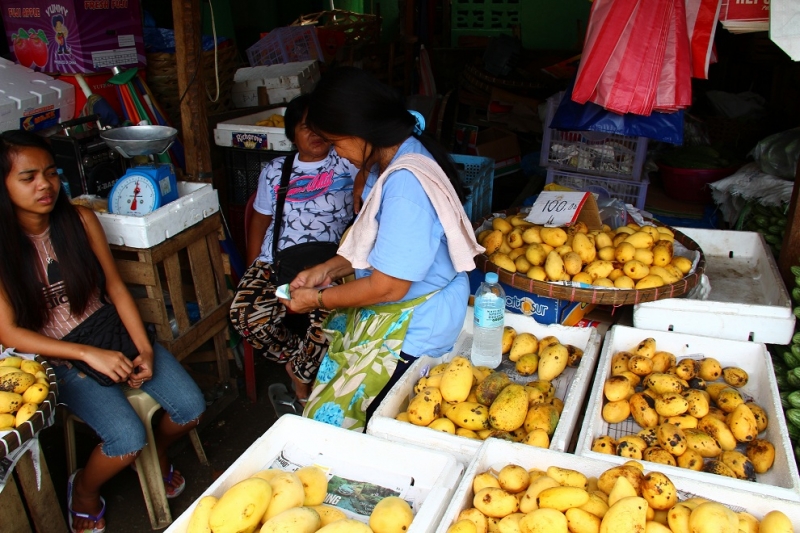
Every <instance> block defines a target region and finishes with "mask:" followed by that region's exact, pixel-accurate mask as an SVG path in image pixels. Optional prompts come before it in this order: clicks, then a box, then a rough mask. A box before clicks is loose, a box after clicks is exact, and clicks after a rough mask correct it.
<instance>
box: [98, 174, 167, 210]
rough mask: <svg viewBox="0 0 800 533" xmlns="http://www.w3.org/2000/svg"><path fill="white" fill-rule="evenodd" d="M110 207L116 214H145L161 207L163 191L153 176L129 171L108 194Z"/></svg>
mask: <svg viewBox="0 0 800 533" xmlns="http://www.w3.org/2000/svg"><path fill="white" fill-rule="evenodd" d="M108 207H109V211H110V212H111V213H114V214H115V215H129V216H144V215H147V214H148V213H152V212H153V211H155V210H156V209H158V208H159V207H161V191H160V190H159V187H158V184H157V183H156V181H155V180H154V179H153V177H152V176H149V175H147V174H140V173H138V172H130V171H129V172H128V174H126V175H124V176H122V177H121V178H120V179H119V180H118V181H117V183H116V185H114V188H113V189H112V190H111V194H109V195H108Z"/></svg>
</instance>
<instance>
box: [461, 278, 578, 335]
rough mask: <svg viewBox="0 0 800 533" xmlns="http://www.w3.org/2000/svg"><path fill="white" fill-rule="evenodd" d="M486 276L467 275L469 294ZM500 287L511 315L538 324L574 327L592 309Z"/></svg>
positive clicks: (508, 286) (576, 303) (509, 287)
mask: <svg viewBox="0 0 800 533" xmlns="http://www.w3.org/2000/svg"><path fill="white" fill-rule="evenodd" d="M485 276H486V274H485V273H484V272H482V271H480V270H477V269H475V270H473V271H472V272H470V273H469V292H470V294H475V291H477V290H478V287H480V285H481V283H483V280H484V277H485ZM500 285H502V286H503V290H505V291H506V309H507V310H509V311H511V312H512V313H519V314H522V315H526V316H529V317H533V319H534V320H536V321H537V322H539V323H540V324H562V325H564V326H574V325H575V324H577V323H578V322H579V321H580V320H581V319H582V318H583V315H585V314H586V313H588V312H589V311H591V310H592V309H594V304H587V303H583V302H569V301H567V300H557V299H555V298H548V297H547V296H539V295H538V294H533V293H530V292H525V291H523V290H520V289H517V288H515V287H511V286H510V285H506V284H505V283H503V282H502V281H501V282H500Z"/></svg>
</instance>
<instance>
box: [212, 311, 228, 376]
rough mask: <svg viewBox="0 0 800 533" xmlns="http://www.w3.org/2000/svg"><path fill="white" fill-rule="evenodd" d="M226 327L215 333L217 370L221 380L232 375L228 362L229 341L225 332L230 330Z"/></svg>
mask: <svg viewBox="0 0 800 533" xmlns="http://www.w3.org/2000/svg"><path fill="white" fill-rule="evenodd" d="M225 325H226V327H225V328H224V329H221V330H219V331H218V332H217V334H216V335H214V351H215V352H216V353H217V371H218V373H219V379H220V381H223V382H225V381H228V380H229V379H230V376H231V368H230V365H229V364H228V343H227V342H226V341H225V333H226V332H227V331H228V328H227V324H225Z"/></svg>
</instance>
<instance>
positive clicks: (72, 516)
mask: <svg viewBox="0 0 800 533" xmlns="http://www.w3.org/2000/svg"><path fill="white" fill-rule="evenodd" d="M78 472H80V470H76V471H75V472H73V473H72V475H71V476H69V480H68V481H67V511H68V512H69V514H68V516H67V518H68V519H69V530H70V532H75V529H74V528H73V527H72V521H73V519H75V518H86V519H87V520H91V521H93V522H94V523H95V525H97V522H98V521H99V520H100V519H101V518H103V516H104V515H105V514H106V501H105V500H104V499H103V497H102V496H100V503H101V504H103V508H102V509H100V512H99V513H97V515H90V514H88V513H79V512H77V511H73V510H72V485H73V484H74V483H75V476H76V475H78ZM105 531H106V528H105V526H104V527H102V528H100V529H98V528H96V527H95V528H93V529H82V530H81V531H79V532H75V533H87V532H88V533H105Z"/></svg>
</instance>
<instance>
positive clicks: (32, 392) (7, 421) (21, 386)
mask: <svg viewBox="0 0 800 533" xmlns="http://www.w3.org/2000/svg"><path fill="white" fill-rule="evenodd" d="M49 392H50V385H49V382H48V380H47V374H46V372H45V369H44V367H43V366H42V365H41V363H38V362H36V361H31V360H29V359H23V358H22V357H18V356H16V355H11V356H8V357H5V358H3V359H0V431H6V430H9V429H14V428H15V427H19V426H20V425H21V424H22V423H23V422H25V421H27V420H28V419H29V418H30V417H32V416H33V414H34V413H35V412H36V411H37V410H38V409H39V404H40V403H42V402H43V401H44V400H45V399H46V398H47V394H48V393H49Z"/></svg>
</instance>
